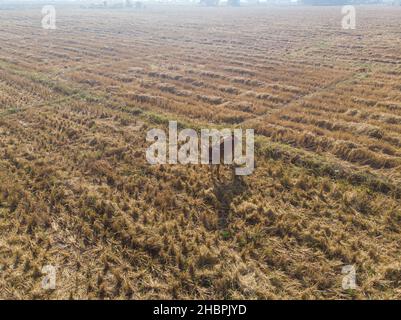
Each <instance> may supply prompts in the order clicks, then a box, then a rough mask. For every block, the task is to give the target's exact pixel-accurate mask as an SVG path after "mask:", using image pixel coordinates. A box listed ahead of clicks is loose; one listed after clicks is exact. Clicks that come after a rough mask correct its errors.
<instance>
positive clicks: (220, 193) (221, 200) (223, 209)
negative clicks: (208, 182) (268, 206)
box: [213, 176, 248, 229]
mask: <svg viewBox="0 0 401 320" xmlns="http://www.w3.org/2000/svg"><path fill="white" fill-rule="evenodd" d="M247 189H248V186H247V184H246V182H245V180H244V179H243V177H242V176H236V178H235V179H227V180H221V181H215V182H214V188H213V193H214V195H215V197H216V199H217V200H218V205H217V208H216V210H217V213H218V218H219V228H221V229H224V228H226V227H227V225H228V223H229V221H228V220H229V212H230V206H231V202H232V201H233V199H234V198H235V197H237V196H239V195H241V194H243V193H244V192H245V191H246V190H247Z"/></svg>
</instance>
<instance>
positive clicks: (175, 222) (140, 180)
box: [0, 7, 401, 299]
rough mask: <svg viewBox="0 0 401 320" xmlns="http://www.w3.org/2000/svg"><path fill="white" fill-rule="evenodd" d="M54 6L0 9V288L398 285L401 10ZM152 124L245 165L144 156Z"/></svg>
mask: <svg viewBox="0 0 401 320" xmlns="http://www.w3.org/2000/svg"><path fill="white" fill-rule="evenodd" d="M56 10H57V29H56V30H43V29H42V28H41V18H42V17H41V14H40V8H38V9H37V10H34V9H30V10H2V11H0V298H3V299H16V298H18V299H19V298H21V299H26V298H35V299H47V298H50V299H68V298H72V299H83V298H90V299H103V298H105V299H153V298H167V299H175V298H184V299H190V298H201V299H202V298H213V299H214V298H223V299H228V298H235V299H284V298H295V299H307V298H313V299H332V298H340V299H351V298H358V299H368V298H379V299H381V298H401V292H400V289H399V286H400V282H401V264H400V254H401V248H400V243H401V235H400V230H401V209H400V197H401V187H400V181H401V167H400V165H401V157H400V155H401V99H400V98H401V78H400V77H401V67H400V64H401V40H400V39H401V37H400V35H401V8H391V7H357V29H356V30H342V29H341V9H340V8H339V7H323V8H319V7H305V8H185V7H176V8H174V7H172V8H165V7H159V8H157V7H156V8H152V7H149V8H147V9H144V10H139V11H135V10H100V9H99V10H83V9H71V8H66V7H61V8H57V7H56ZM168 120H177V121H178V122H179V125H180V126H181V127H190V128H196V129H199V128H212V127H216V128H221V127H228V128H234V127H235V128H253V129H255V133H256V163H257V167H256V169H255V171H254V173H253V174H252V175H250V176H247V177H245V178H244V179H243V180H242V181H240V182H239V183H236V184H233V183H231V182H229V181H228V180H227V179H225V180H224V179H223V182H222V183H217V184H215V185H213V183H212V182H211V180H210V177H209V171H208V168H207V167H204V166H197V165H192V166H184V165H176V166H171V165H164V166H163V165H160V166H150V165H149V164H148V163H147V162H146V159H145V150H146V147H147V145H148V143H147V142H146V140H145V138H146V132H147V131H148V130H149V129H151V128H155V127H158V128H166V126H167V122H168ZM226 175H227V176H228V172H226ZM49 264H51V265H53V266H56V268H57V286H56V289H55V290H43V289H42V287H41V281H42V278H43V275H42V273H41V270H42V267H43V266H45V265H49ZM344 265H354V266H355V268H356V272H357V273H356V276H357V285H358V287H357V289H355V290H343V289H342V286H341V284H342V278H343V276H344V275H343V274H341V269H342V267H343V266H344Z"/></svg>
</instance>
